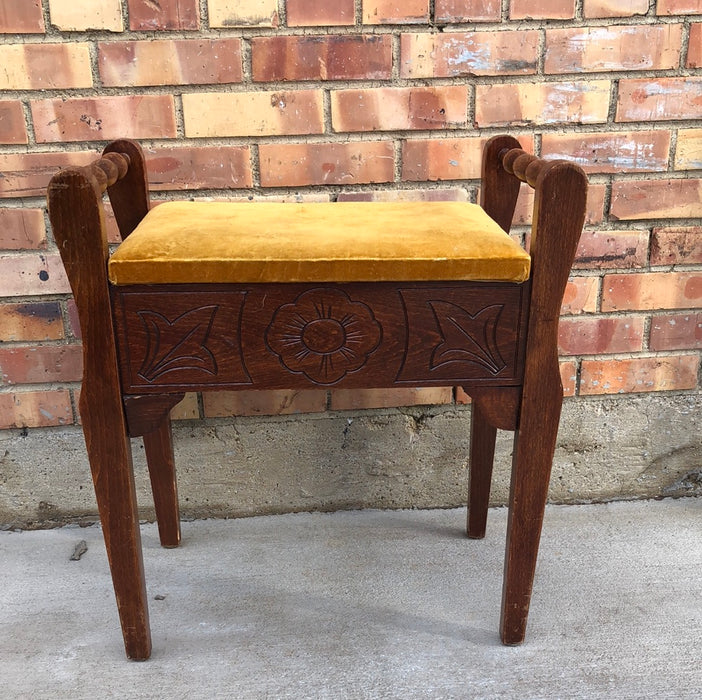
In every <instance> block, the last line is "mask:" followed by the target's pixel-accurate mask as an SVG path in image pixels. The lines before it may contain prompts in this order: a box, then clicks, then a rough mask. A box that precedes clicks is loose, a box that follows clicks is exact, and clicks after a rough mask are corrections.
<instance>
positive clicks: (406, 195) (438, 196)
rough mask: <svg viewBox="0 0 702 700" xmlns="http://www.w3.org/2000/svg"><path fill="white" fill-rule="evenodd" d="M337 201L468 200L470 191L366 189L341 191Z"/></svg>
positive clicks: (460, 189) (458, 188) (459, 189)
mask: <svg viewBox="0 0 702 700" xmlns="http://www.w3.org/2000/svg"><path fill="white" fill-rule="evenodd" d="M336 201H337V202H467V201H468V192H467V190H464V189H462V188H460V187H452V188H450V189H419V190H398V189H396V188H392V189H389V190H372V191H368V190H365V191H363V192H339V195H338V196H337V200H336Z"/></svg>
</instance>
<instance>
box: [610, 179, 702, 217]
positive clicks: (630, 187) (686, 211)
mask: <svg viewBox="0 0 702 700" xmlns="http://www.w3.org/2000/svg"><path fill="white" fill-rule="evenodd" d="M610 216H611V217H612V218H613V219H615V220H616V219H621V220H633V219H658V218H662V219H687V218H698V217H701V216H702V179H699V180H696V179H693V178H689V179H687V178H686V179H679V180H626V181H618V182H616V181H615V182H614V183H612V202H611V204H610Z"/></svg>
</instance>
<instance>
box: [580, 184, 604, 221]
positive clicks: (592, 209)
mask: <svg viewBox="0 0 702 700" xmlns="http://www.w3.org/2000/svg"><path fill="white" fill-rule="evenodd" d="M606 194H607V187H606V185H602V184H599V183H595V182H591V183H590V186H589V187H588V189H587V210H586V212H585V223H586V224H587V225H588V226H591V225H593V224H599V223H602V221H604V204H605V195H606Z"/></svg>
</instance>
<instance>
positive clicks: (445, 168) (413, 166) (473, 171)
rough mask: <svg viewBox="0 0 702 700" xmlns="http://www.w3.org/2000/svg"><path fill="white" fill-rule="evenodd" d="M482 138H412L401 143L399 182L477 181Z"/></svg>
mask: <svg viewBox="0 0 702 700" xmlns="http://www.w3.org/2000/svg"><path fill="white" fill-rule="evenodd" d="M484 141H485V140H484V139H483V138H480V137H477V136H476V137H467V138H453V139H451V138H441V139H413V140H406V141H403V143H402V179H403V180H409V181H415V182H421V181H424V180H429V181H437V180H476V179H479V178H480V163H481V154H482V149H483V144H484Z"/></svg>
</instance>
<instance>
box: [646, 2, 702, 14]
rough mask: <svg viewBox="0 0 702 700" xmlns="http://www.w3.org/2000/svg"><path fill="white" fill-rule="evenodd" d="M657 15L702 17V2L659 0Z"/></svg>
mask: <svg viewBox="0 0 702 700" xmlns="http://www.w3.org/2000/svg"><path fill="white" fill-rule="evenodd" d="M656 14H659V15H702V0H658V2H657V3H656Z"/></svg>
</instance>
